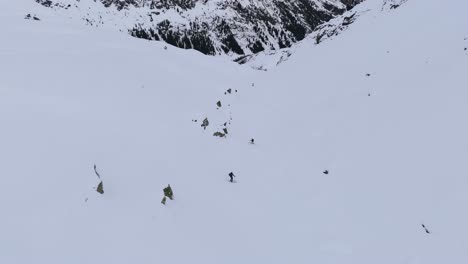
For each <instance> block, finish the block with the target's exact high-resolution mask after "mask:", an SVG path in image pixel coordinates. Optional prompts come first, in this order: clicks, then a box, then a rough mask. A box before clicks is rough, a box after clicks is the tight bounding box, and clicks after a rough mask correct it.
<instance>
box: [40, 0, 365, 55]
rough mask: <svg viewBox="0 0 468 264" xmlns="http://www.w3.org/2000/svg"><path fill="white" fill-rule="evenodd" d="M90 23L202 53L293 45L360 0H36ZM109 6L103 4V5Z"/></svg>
mask: <svg viewBox="0 0 468 264" xmlns="http://www.w3.org/2000/svg"><path fill="white" fill-rule="evenodd" d="M36 1H37V2H38V3H40V4H42V5H44V6H47V7H51V8H54V9H56V10H57V11H60V13H62V14H63V15H68V16H73V17H75V18H78V19H81V20H82V21H84V22H85V23H87V24H89V25H95V26H108V27H114V28H116V29H119V30H121V31H125V32H128V33H130V34H131V35H132V36H135V37H138V38H144V39H149V40H162V41H165V42H167V43H169V44H171V45H174V46H177V47H180V48H184V49H196V50H198V51H200V52H202V53H204V54H209V55H217V54H228V55H232V56H237V57H238V56H242V55H250V54H255V53H258V52H261V51H272V50H279V49H282V48H287V47H290V46H291V45H292V44H293V43H296V42H298V41H300V40H302V39H304V38H305V37H306V36H307V35H308V34H309V33H311V32H312V31H313V30H314V29H315V28H316V27H317V26H319V25H321V24H323V23H324V22H327V21H329V20H330V19H332V18H333V17H335V16H337V15H340V14H342V13H343V12H345V11H346V10H347V9H351V8H352V7H354V6H355V5H356V4H357V3H359V2H361V0H289V1H282V0H242V1H239V0H210V1H207V0H100V1H94V0H81V1H78V0H36ZM104 7H105V8H104Z"/></svg>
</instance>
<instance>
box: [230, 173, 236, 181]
mask: <svg viewBox="0 0 468 264" xmlns="http://www.w3.org/2000/svg"><path fill="white" fill-rule="evenodd" d="M229 177H230V178H231V179H230V180H229V181H230V182H234V177H236V175H234V173H232V171H231V172H230V173H229Z"/></svg>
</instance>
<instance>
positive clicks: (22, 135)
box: [0, 0, 468, 264]
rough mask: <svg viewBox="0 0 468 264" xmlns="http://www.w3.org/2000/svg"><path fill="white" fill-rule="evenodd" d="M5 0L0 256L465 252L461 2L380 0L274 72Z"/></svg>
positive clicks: (266, 257)
mask: <svg viewBox="0 0 468 264" xmlns="http://www.w3.org/2000/svg"><path fill="white" fill-rule="evenodd" d="M0 7H1V8H0V10H1V11H0V22H1V23H2V25H8V26H7V27H5V28H4V30H3V32H2V39H1V40H2V41H1V42H0V72H1V73H2V74H1V75H0V123H1V124H2V129H1V130H0V146H1V148H0V160H1V161H2V162H1V164H0V179H1V185H0V208H1V212H2V217H1V218H0V234H1V239H0V263H14V264H17V263H20V264H29V263H51V264H55V263H57V264H59V263H60V264H62V263H70V264H74V263H77V264H83V263H91V264H94V263H115V264H120V263H122V264H127V263H184V264H185V263H210V264H211V263H213V264H214V263H216V264H217V263H227V264H230V263H232V264H237V263H330V264H331V263H360V264H375V263H380V264H395V263H411V264H416V263H417V264H440V263H451V264H464V263H467V262H468V251H467V250H466V249H467V248H468V227H467V226H466V223H467V222H468V213H467V212H466V210H465V207H466V204H467V203H468V193H467V192H466V189H467V187H468V179H467V173H468V169H467V167H466V165H465V164H466V158H467V157H468V138H467V137H466V135H467V134H468V125H466V122H465V121H464V120H465V119H466V113H467V112H468V111H467V110H468V109H467V108H468V106H467V104H466V101H467V99H468V91H467V90H466V83H468V75H467V74H466V72H467V69H468V51H467V48H468V26H467V23H468V21H467V18H466V14H465V12H466V11H465V10H467V8H468V2H465V1H457V0H448V1H443V2H441V1H437V0H409V1H407V2H406V3H405V4H403V5H401V6H400V7H398V8H396V9H395V8H388V9H387V8H383V7H384V6H383V3H382V1H378V0H368V1H366V2H365V3H364V4H363V5H362V6H360V7H359V8H358V10H356V11H357V12H359V13H360V14H362V15H361V17H360V18H359V19H358V20H357V21H356V22H355V23H354V24H353V25H352V26H351V27H349V28H348V30H346V31H344V32H342V33H341V34H339V35H337V36H333V37H331V38H330V39H327V40H324V41H323V42H322V43H321V44H320V45H316V44H315V43H316V42H315V40H314V39H310V40H306V41H305V42H304V43H302V44H301V45H300V46H298V47H297V48H296V49H295V51H294V54H293V55H292V56H291V57H290V58H289V60H287V61H286V62H284V63H282V64H280V65H279V66H278V67H277V68H275V69H273V70H271V71H268V72H262V71H252V70H248V68H245V67H241V66H238V65H236V64H234V63H229V62H227V61H226V60H224V59H222V58H217V57H208V56H203V55H202V54H200V53H198V52H195V51H190V50H182V49H177V48H174V47H170V46H169V47H168V48H167V49H164V44H163V43H160V42H148V41H143V40H139V39H135V38H131V37H129V36H127V35H125V34H120V33H118V32H114V31H108V30H104V29H93V28H90V27H84V26H83V25H82V24H81V23H75V22H74V20H67V19H65V20H64V18H63V17H62V16H60V15H58V14H57V13H55V12H53V11H52V10H50V9H46V8H38V7H37V4H35V3H34V2H31V1H28V0H15V1H3V2H2V3H1V4H0ZM454 7H456V8H454ZM382 10H383V11H382ZM365 11H366V12H365ZM28 13H30V14H31V16H30V17H29V18H34V17H37V18H39V19H40V20H34V19H24V17H25V16H26V15H27V14H28ZM434 18H437V19H434ZM228 89H231V93H229V92H228ZM218 101H220V102H221V107H218V106H217V102H218ZM205 118H208V120H209V126H208V127H207V129H206V130H204V129H203V128H202V127H201V122H202V120H204V119H205ZM194 120H197V122H194ZM225 122H227V124H226V126H227V129H228V132H229V134H228V135H227V137H226V138H218V137H214V136H213V134H214V133H215V132H224V131H223V130H222V129H223V128H224V123H225ZM251 138H254V139H255V144H249V140H250V139H251ZM94 164H96V165H97V171H98V173H99V174H100V177H101V179H102V181H103V186H104V194H103V195H100V194H99V193H97V192H96V190H95V188H96V186H97V185H98V183H99V181H100V180H99V179H98V178H97V177H96V174H95V172H94V169H93V167H94ZM325 170H327V171H328V174H324V173H323V172H324V171H325ZM231 171H232V172H233V173H234V174H235V175H236V178H235V180H236V183H230V182H229V181H228V179H229V177H228V173H229V172H231ZM168 184H170V185H171V187H172V188H173V191H174V195H175V200H173V201H170V200H168V201H167V203H166V205H165V206H163V205H162V204H161V203H160V201H161V199H162V197H163V191H162V189H163V188H164V187H166V186H167V185H168ZM422 225H424V226H425V228H427V232H429V233H426V230H425V229H424V228H423V226H422Z"/></svg>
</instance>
